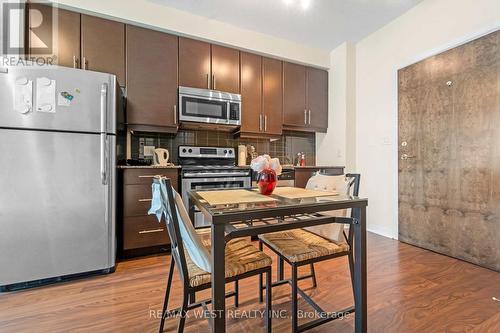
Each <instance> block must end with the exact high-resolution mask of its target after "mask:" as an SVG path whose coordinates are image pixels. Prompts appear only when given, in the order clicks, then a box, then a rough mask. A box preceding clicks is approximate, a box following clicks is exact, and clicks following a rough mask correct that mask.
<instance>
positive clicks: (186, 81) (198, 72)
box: [179, 37, 212, 89]
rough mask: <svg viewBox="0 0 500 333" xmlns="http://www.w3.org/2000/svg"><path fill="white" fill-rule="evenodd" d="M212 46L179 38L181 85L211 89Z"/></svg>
mask: <svg viewBox="0 0 500 333" xmlns="http://www.w3.org/2000/svg"><path fill="white" fill-rule="evenodd" d="M211 81H212V72H211V68H210V44H208V43H205V42H201V41H198V40H194V39H189V38H184V37H179V85H180V86H185V87H193V88H204V89H210V86H211Z"/></svg>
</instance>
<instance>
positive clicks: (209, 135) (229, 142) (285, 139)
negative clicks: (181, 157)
mask: <svg viewBox="0 0 500 333" xmlns="http://www.w3.org/2000/svg"><path fill="white" fill-rule="evenodd" d="M141 140H142V141H144V145H145V146H154V147H155V148H165V149H168V151H169V152H170V161H171V162H173V163H175V164H178V161H177V156H178V147H179V146H181V145H196V146H209V147H233V148H235V149H236V151H237V148H238V145H240V144H245V145H247V144H249V145H253V146H254V147H255V149H256V150H257V153H258V154H259V155H261V154H269V155H271V157H278V158H279V159H280V162H281V163H282V164H292V163H293V160H294V159H295V156H296V155H297V153H299V152H304V153H305V154H306V164H307V165H314V163H315V161H316V156H315V152H316V139H315V133H302V132H284V133H283V135H282V136H281V138H280V139H278V140H273V141H270V140H269V139H245V138H234V137H233V135H232V134H231V133H227V132H217V131H204V130H179V132H178V133H177V134H164V133H135V134H133V135H132V142H131V144H132V146H131V151H132V158H139V157H140V148H139V147H140V141H141ZM146 158H148V157H146Z"/></svg>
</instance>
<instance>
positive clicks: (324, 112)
mask: <svg viewBox="0 0 500 333" xmlns="http://www.w3.org/2000/svg"><path fill="white" fill-rule="evenodd" d="M283 67H284V69H283V80H284V95H283V103H284V111H283V112H284V115H283V125H284V127H285V128H286V129H292V130H299V131H313V132H326V130H327V127H328V72H327V71H325V70H322V69H316V68H312V67H306V66H302V65H298V64H292V63H288V62H285V63H284V65H283Z"/></svg>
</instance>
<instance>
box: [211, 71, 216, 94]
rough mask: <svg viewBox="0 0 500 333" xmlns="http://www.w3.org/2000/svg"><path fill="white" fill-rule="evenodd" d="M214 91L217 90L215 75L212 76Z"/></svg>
mask: <svg viewBox="0 0 500 333" xmlns="http://www.w3.org/2000/svg"><path fill="white" fill-rule="evenodd" d="M212 89H214V90H215V89H216V88H215V74H212Z"/></svg>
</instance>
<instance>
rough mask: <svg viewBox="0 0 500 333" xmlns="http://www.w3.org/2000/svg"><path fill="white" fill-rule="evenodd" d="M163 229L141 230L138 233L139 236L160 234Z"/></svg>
mask: <svg viewBox="0 0 500 333" xmlns="http://www.w3.org/2000/svg"><path fill="white" fill-rule="evenodd" d="M162 231H163V229H153V230H142V231H139V232H138V233H139V235H144V234H152V233H155V232H162Z"/></svg>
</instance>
